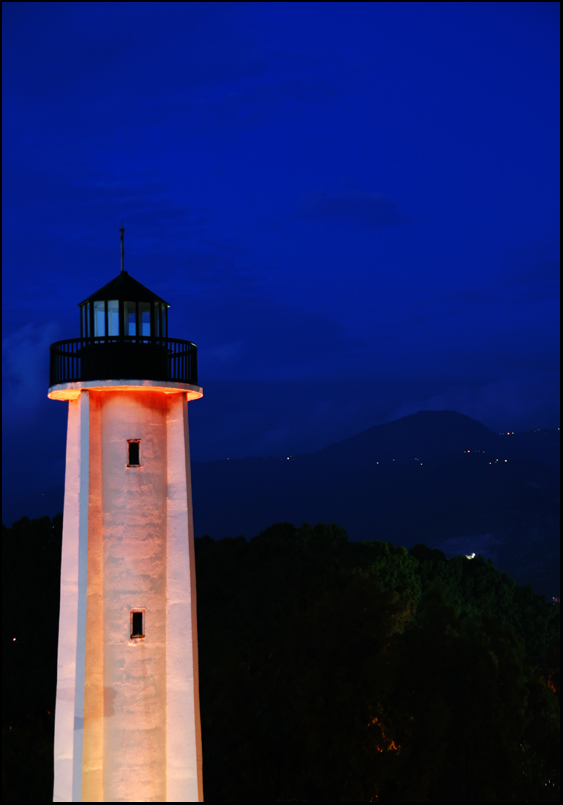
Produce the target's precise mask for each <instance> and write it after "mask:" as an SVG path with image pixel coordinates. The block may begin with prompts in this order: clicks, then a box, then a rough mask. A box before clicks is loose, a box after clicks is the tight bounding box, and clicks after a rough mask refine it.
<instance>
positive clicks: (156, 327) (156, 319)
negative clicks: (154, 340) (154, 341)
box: [154, 302, 160, 335]
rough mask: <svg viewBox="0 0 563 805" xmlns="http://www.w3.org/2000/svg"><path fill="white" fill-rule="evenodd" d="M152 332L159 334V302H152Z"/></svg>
mask: <svg viewBox="0 0 563 805" xmlns="http://www.w3.org/2000/svg"><path fill="white" fill-rule="evenodd" d="M154 334H155V335H160V302H155V303H154Z"/></svg>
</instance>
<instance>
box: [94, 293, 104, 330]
mask: <svg viewBox="0 0 563 805" xmlns="http://www.w3.org/2000/svg"><path fill="white" fill-rule="evenodd" d="M105 334H106V303H105V301H101V302H94V335H105Z"/></svg>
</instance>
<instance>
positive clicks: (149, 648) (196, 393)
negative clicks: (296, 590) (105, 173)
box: [49, 229, 203, 802]
mask: <svg viewBox="0 0 563 805" xmlns="http://www.w3.org/2000/svg"><path fill="white" fill-rule="evenodd" d="M121 243H122V246H121V273H120V274H119V275H118V276H117V277H116V278H115V279H113V280H112V281H111V282H108V284H107V285H104V287H103V288H100V290H99V291H96V293H93V294H92V295H91V296H89V297H88V298H87V299H85V300H84V301H83V302H81V303H80V305H79V308H80V338H73V339H70V340H67V341H59V342H57V343H55V344H52V346H51V375H50V384H49V385H50V388H49V397H50V398H51V399H53V400H66V401H68V431H67V447H66V477H65V498H64V522H63V544H62V560H61V609H60V623H59V645H58V665H57V699H56V711H55V785H54V797H53V799H54V801H55V802H201V801H203V786H202V756H201V731H200V715H199V692H198V657H197V620H196V586H195V562H194V533H193V518H192V496H191V477H190V448H189V435H188V401H189V400H195V399H198V398H199V397H201V396H202V395H203V392H202V389H201V388H200V387H199V386H198V381H197V348H196V346H195V344H192V343H191V342H190V341H182V340H180V339H177V338H169V337H168V308H169V305H168V303H167V302H165V301H164V300H163V299H161V298H160V297H159V296H157V295H156V294H154V293H153V292H152V291H149V290H148V288H145V286H144V285H141V283H140V282H137V280H135V279H133V277H131V276H130V275H129V274H128V273H127V271H125V270H124V268H123V229H122V230H121Z"/></svg>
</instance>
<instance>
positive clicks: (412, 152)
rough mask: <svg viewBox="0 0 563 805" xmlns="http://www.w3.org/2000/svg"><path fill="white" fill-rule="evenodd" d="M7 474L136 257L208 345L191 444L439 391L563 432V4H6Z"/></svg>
mask: <svg viewBox="0 0 563 805" xmlns="http://www.w3.org/2000/svg"><path fill="white" fill-rule="evenodd" d="M3 66H4V71H3V93H4V94H3V100H4V119H3V134H4V153H3V198H4V205H3V222H4V227H3V267H4V272H3V275H4V282H3V294H4V296H3V302H4V305H3V307H4V315H3V332H4V342H3V376H4V384H3V411H4V417H3V434H4V437H3V450H4V475H5V478H4V493H5V494H6V493H7V494H8V495H13V494H18V493H20V492H21V491H22V489H23V488H26V489H27V490H33V491H38V490H41V489H42V488H43V487H45V488H47V487H52V486H54V485H57V484H60V483H62V481H63V475H64V449H65V433H66V414H67V406H66V405H65V404H63V403H60V402H53V401H50V400H48V399H47V396H46V395H47V388H48V366H49V344H50V343H52V342H53V341H56V340H59V339H63V338H72V337H76V336H78V335H79V334H80V330H79V318H78V308H77V307H76V305H77V303H78V302H81V301H82V300H83V299H84V298H85V297H87V296H88V295H89V294H91V293H92V292H93V291H95V290H97V289H98V288H100V287H101V286H102V285H105V284H106V283H107V282H109V280H111V279H112V278H113V277H115V276H116V275H117V274H118V273H119V269H120V243H119V227H120V225H121V220H122V219H123V221H124V226H125V267H126V269H127V270H128V271H129V273H130V274H131V275H132V276H133V277H135V278H136V279H138V280H139V281H140V282H142V283H143V284H144V285H146V286H147V287H149V288H150V289H151V290H152V291H154V292H155V293H157V294H158V295H159V296H161V297H163V298H164V299H166V300H167V301H168V302H169V303H170V304H171V305H172V307H171V308H170V319H169V321H170V329H169V334H170V335H171V336H173V337H177V338H186V339H189V340H192V341H195V342H196V343H197V345H198V347H199V370H200V383H201V385H202V386H203V389H204V398H203V400H201V401H199V402H195V403H193V404H191V405H190V432H191V443H192V460H194V461H204V460H211V459H219V458H226V457H240V456H250V455H284V454H298V453H304V452H310V451H312V450H316V449H319V448H321V447H324V446H325V445H327V444H329V443H331V442H334V441H337V440H339V439H343V438H345V437H347V436H350V435H352V434H354V433H358V432H359V431H361V430H363V429H365V428H368V427H370V426H371V425H375V424H379V423H382V422H387V421H390V420H392V419H397V418H398V417H400V416H404V415H405V414H410V413H414V412H416V411H418V410H421V409H452V410H456V411H459V412H461V413H464V414H468V415H469V416H471V417H474V418H475V419H478V420H479V421H481V422H483V423H484V424H485V425H487V426H488V427H490V428H492V429H493V430H495V431H513V430H514V431H517V430H524V429H529V428H538V427H556V426H557V425H558V424H559V413H558V409H559V354H558V343H559V334H558V321H559V319H558V296H559V269H558V256H559V214H560V213H559V178H558V177H559V86H558V82H559V4H558V3H419V2H417V3H407V2H402V3H350V2H347V3H320V2H316V3H217V4H216V3H162V2H159V3H150V2H149V3H135V2H128V3H69V2H65V3H43V2H41V3H31V2H29V3H4V4H3Z"/></svg>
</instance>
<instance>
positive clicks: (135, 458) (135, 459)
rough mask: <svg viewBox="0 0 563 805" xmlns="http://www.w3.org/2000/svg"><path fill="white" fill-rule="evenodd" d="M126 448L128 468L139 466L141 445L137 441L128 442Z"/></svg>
mask: <svg viewBox="0 0 563 805" xmlns="http://www.w3.org/2000/svg"><path fill="white" fill-rule="evenodd" d="M127 448H128V451H129V461H128V464H127V466H128V467H140V466H141V443H140V442H139V441H138V440H137V441H128V442H127Z"/></svg>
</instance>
